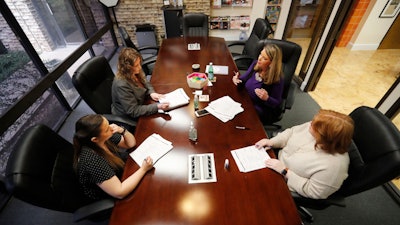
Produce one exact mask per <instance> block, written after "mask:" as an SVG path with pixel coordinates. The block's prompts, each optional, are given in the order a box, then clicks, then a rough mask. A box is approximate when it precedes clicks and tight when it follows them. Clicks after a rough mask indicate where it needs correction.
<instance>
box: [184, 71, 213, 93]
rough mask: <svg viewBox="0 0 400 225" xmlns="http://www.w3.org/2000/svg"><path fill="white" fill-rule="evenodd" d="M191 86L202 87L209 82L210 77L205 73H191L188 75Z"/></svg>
mask: <svg viewBox="0 0 400 225" xmlns="http://www.w3.org/2000/svg"><path fill="white" fill-rule="evenodd" d="M186 80H187V83H188V85H189V87H191V88H196V89H201V88H203V87H204V86H206V85H207V83H208V78H207V75H206V74H205V73H191V74H189V75H187V77H186Z"/></svg>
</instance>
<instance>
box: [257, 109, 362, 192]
mask: <svg viewBox="0 0 400 225" xmlns="http://www.w3.org/2000/svg"><path fill="white" fill-rule="evenodd" d="M353 132H354V125H353V120H352V119H351V117H350V116H347V115H344V114H341V113H338V112H334V111H331V110H320V112H319V113H318V114H317V115H316V116H315V117H314V118H313V120H312V121H311V122H307V123H304V124H302V125H298V126H294V127H292V128H289V129H286V130H285V131H283V132H281V133H279V134H278V135H277V136H275V137H273V138H271V139H262V140H260V141H258V142H257V143H256V147H258V148H261V147H263V146H268V147H272V148H282V149H281V150H280V151H279V154H278V159H268V160H266V162H265V163H266V166H267V167H268V168H271V169H273V170H275V171H277V172H278V173H281V174H282V175H283V176H284V177H285V178H286V179H287V185H288V187H289V190H290V191H293V192H297V193H298V194H300V195H302V196H304V197H308V198H313V199H325V198H327V197H328V196H330V195H331V194H333V193H334V192H336V191H337V190H338V189H339V188H340V186H341V185H342V183H343V181H344V180H345V179H346V178H347V176H348V174H347V171H348V167H349V163H350V159H349V155H348V153H347V151H348V148H349V146H350V144H351V140H352V137H353Z"/></svg>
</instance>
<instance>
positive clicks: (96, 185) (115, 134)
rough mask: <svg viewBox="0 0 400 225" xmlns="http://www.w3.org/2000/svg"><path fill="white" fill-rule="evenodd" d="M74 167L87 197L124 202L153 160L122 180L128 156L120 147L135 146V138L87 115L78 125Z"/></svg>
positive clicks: (75, 137) (97, 117)
mask: <svg viewBox="0 0 400 225" xmlns="http://www.w3.org/2000/svg"><path fill="white" fill-rule="evenodd" d="M73 142H74V143H73V144H74V149H75V151H74V168H75V170H76V172H77V176H78V180H79V182H80V184H81V185H82V189H83V192H84V194H85V195H86V196H87V197H88V198H89V199H92V200H98V199H104V198H107V197H110V196H111V197H113V198H118V199H122V198H124V197H125V196H126V195H128V194H129V193H130V192H132V191H133V190H134V189H135V188H136V186H137V185H138V183H139V182H140V180H141V179H142V177H143V176H144V175H145V174H146V172H147V171H149V170H150V169H152V168H153V160H152V159H151V158H150V157H147V158H146V160H145V161H143V163H142V165H141V167H140V169H139V170H137V171H136V172H135V173H133V174H132V175H130V176H129V177H128V178H127V179H125V180H124V181H121V180H120V178H121V175H122V171H123V168H124V164H125V162H124V159H123V158H124V157H123V155H122V154H121V152H119V149H118V148H119V147H121V148H125V149H129V148H132V147H133V146H135V144H136V139H135V137H134V136H133V135H132V134H131V133H130V132H129V131H128V130H126V129H125V128H122V127H120V126H117V125H115V124H109V123H108V120H107V119H106V118H104V117H103V116H101V115H96V114H95V115H87V116H84V117H82V118H80V119H79V120H78V121H77V122H76V124H75V135H74V139H73Z"/></svg>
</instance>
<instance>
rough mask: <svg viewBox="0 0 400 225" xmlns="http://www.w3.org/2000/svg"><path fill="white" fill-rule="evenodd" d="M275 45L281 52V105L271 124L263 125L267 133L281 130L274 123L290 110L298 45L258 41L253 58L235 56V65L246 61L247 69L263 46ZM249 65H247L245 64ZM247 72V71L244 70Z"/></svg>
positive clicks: (267, 40) (274, 40)
mask: <svg viewBox="0 0 400 225" xmlns="http://www.w3.org/2000/svg"><path fill="white" fill-rule="evenodd" d="M267 43H269V44H275V45H277V46H278V47H279V48H280V49H281V51H282V70H283V76H284V86H283V93H282V103H281V104H280V105H279V106H278V107H277V115H276V117H275V118H274V119H273V121H272V123H273V124H264V125H265V129H266V130H267V132H270V131H274V130H279V129H280V128H281V126H280V125H278V124H276V122H278V121H280V120H281V119H282V118H283V115H284V113H285V111H286V110H290V109H291V108H292V106H293V103H294V98H295V96H294V91H295V88H296V85H297V84H296V83H295V82H294V81H293V80H292V79H293V76H294V73H295V71H296V67H297V63H298V62H299V59H300V55H301V47H300V45H298V44H296V43H294V42H290V41H285V40H277V39H264V40H260V41H258V43H257V44H255V46H256V48H255V49H256V51H257V54H256V56H255V57H254V56H253V57H250V56H246V55H241V56H237V57H236V60H235V63H236V64H238V61H242V60H246V61H247V62H245V63H246V67H247V68H249V66H250V64H251V62H253V60H255V59H257V58H258V55H259V53H260V52H261V51H262V49H263V47H264V45H265V44H267ZM248 62H250V64H248V65H247V63H248ZM246 70H247V69H246Z"/></svg>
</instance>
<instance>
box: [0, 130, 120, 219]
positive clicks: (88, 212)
mask: <svg viewBox="0 0 400 225" xmlns="http://www.w3.org/2000/svg"><path fill="white" fill-rule="evenodd" d="M73 152H74V149H73V146H72V144H71V143H69V142H68V141H66V140H65V139H63V138H62V137H61V136H59V135H58V134H57V133H55V132H54V131H53V130H51V129H50V128H48V127H47V126H45V125H36V126H33V127H30V128H28V129H27V130H26V131H25V133H24V134H23V135H22V136H21V137H20V139H19V140H18V144H17V146H16V147H15V149H14V150H13V151H12V152H11V155H10V157H9V159H8V163H7V167H6V178H5V179H6V181H5V183H6V188H7V190H8V191H9V192H10V193H11V194H12V195H13V196H14V197H15V198H18V199H20V200H22V201H24V202H27V203H30V204H32V205H35V206H39V207H42V208H46V209H51V210H56V211H61V212H69V213H73V220H74V221H75V222H78V221H81V220H91V221H103V220H106V219H108V218H109V216H110V213H111V210H112V208H113V207H114V199H111V198H110V199H104V200H99V201H92V200H89V199H88V198H86V196H85V195H84V194H83V192H82V191H81V189H80V185H79V181H78V179H77V177H76V174H75V171H74V170H73Z"/></svg>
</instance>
